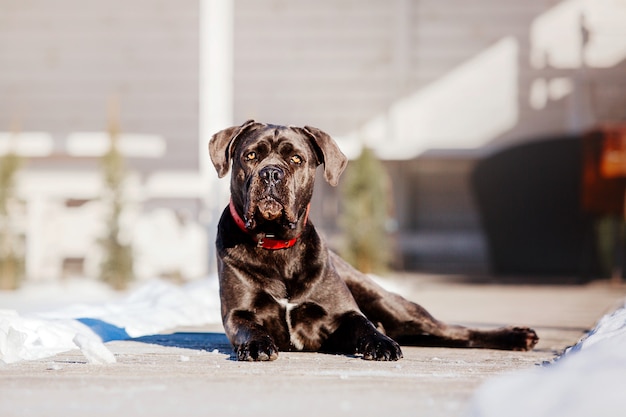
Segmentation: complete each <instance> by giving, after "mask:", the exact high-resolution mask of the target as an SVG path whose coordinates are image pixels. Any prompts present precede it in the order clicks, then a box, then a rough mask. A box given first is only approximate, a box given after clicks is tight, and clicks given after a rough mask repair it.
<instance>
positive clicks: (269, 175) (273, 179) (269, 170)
mask: <svg viewBox="0 0 626 417" xmlns="http://www.w3.org/2000/svg"><path fill="white" fill-rule="evenodd" d="M259 176H260V177H261V178H262V179H263V180H264V181H265V182H268V183H277V182H279V181H280V180H282V179H283V178H284V177H285V172H284V171H283V170H282V169H281V168H280V167H277V166H275V165H269V166H266V167H265V168H263V169H261V171H259Z"/></svg>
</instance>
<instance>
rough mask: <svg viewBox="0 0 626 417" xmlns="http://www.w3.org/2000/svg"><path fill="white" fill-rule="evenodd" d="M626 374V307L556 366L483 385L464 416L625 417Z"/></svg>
mask: <svg viewBox="0 0 626 417" xmlns="http://www.w3.org/2000/svg"><path fill="white" fill-rule="evenodd" d="M625 375H626V306H624V307H622V308H621V309H619V310H617V311H615V312H614V313H613V314H609V315H606V316H604V317H603V318H602V319H601V320H600V321H599V322H598V324H597V325H596V327H595V328H594V329H593V330H592V331H591V332H590V333H589V334H588V335H587V336H586V337H585V338H583V339H582V340H581V341H580V342H579V343H578V344H576V345H575V346H573V347H571V348H569V349H568V350H567V351H566V352H565V353H564V354H563V355H562V356H561V357H560V358H559V359H558V360H556V361H555V362H553V363H551V364H549V365H546V366H543V367H541V368H537V369H532V370H528V371H521V372H516V373H513V374H510V375H507V376H503V377H499V378H495V379H492V380H490V381H488V382H487V383H485V384H484V385H483V386H482V387H481V388H479V389H478V391H477V392H476V393H475V395H474V397H473V399H472V402H471V405H470V408H469V411H468V413H467V416H468V417H501V416H507V417H517V416H519V417H522V416H523V417H528V416H533V417H555V416H567V417H588V416H603V417H612V416H615V417H617V416H623V415H624V410H626V395H624V393H625V392H626V378H625V377H624V376H625Z"/></svg>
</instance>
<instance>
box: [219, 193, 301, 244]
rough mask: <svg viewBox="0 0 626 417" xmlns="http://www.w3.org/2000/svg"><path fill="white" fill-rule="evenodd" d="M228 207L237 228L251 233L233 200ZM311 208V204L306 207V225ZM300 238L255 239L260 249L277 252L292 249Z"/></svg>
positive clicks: (266, 236)
mask: <svg viewBox="0 0 626 417" xmlns="http://www.w3.org/2000/svg"><path fill="white" fill-rule="evenodd" d="M228 206H229V209H230V215H231V216H232V217H233V220H234V221H235V223H236V224H237V226H239V228H240V229H241V230H242V231H244V232H246V233H250V231H249V230H248V229H247V228H246V224H245V223H244V221H243V219H242V218H241V216H240V215H239V213H237V210H236V209H235V205H234V204H233V200H232V199H231V200H230V203H229V205H228ZM310 208H311V205H310V204H309V205H308V206H307V207H306V213H305V214H304V224H306V222H307V220H308V217H309V209H310ZM299 237H300V235H298V236H296V237H294V238H293V239H290V240H281V239H274V238H273V237H272V235H265V236H263V237H262V238H260V239H256V238H254V241H255V242H256V243H257V246H258V247H260V248H263V249H271V250H276V249H287V248H290V247H292V246H293V245H295V244H296V242H297V241H298V238H299Z"/></svg>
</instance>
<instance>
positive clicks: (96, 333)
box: [0, 276, 220, 364]
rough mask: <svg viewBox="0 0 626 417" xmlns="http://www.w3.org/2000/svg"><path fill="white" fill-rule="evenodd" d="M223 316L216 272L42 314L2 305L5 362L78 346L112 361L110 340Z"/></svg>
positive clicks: (0, 357) (92, 358) (97, 360)
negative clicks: (103, 300) (175, 283)
mask: <svg viewBox="0 0 626 417" xmlns="http://www.w3.org/2000/svg"><path fill="white" fill-rule="evenodd" d="M81 285H82V284H81ZM26 291H27V292H29V294H28V295H26V296H25V300H29V301H30V300H33V299H37V297H38V296H33V294H30V293H34V290H32V289H27V290H26ZM21 296H22V297H24V295H21ZM17 297H18V298H19V297H20V295H18V296H17ZM27 306H28V308H29V309H32V307H33V306H32V305H31V304H27ZM219 321H220V313H219V290H218V281H217V277H216V276H211V277H208V278H206V279H202V280H198V281H194V282H191V283H189V284H186V285H183V286H177V285H174V284H171V283H168V282H165V281H160V280H154V281H150V282H148V283H146V284H144V285H142V286H141V287H139V288H138V289H136V290H135V291H132V292H131V293H130V294H129V295H128V296H127V297H126V298H124V299H121V300H116V301H112V302H107V303H100V304H72V305H69V306H67V307H63V308H57V309H55V310H51V311H48V312H42V313H34V312H30V313H20V312H18V311H16V310H0V362H4V363H14V362H19V361H22V360H35V359H42V358H46V357H49V356H54V355H56V354H57V353H61V352H66V351H69V350H73V349H77V348H78V349H80V350H81V352H82V353H83V354H84V355H85V357H86V359H87V361H88V362H89V363H93V364H106V363H112V362H115V357H114V356H113V354H111V352H110V351H109V350H108V349H107V348H106V346H105V345H104V342H108V341H111V340H124V339H129V338H135V337H140V336H147V335H153V334H156V333H159V332H162V331H164V330H167V329H172V328H175V327H181V326H199V325H203V324H207V323H217V322H219Z"/></svg>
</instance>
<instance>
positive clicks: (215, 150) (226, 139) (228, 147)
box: [209, 120, 256, 178]
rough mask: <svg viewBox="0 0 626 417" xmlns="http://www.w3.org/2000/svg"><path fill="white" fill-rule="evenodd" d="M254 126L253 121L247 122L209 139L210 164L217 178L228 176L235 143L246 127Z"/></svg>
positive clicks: (222, 131)
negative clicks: (211, 163) (213, 167)
mask: <svg viewBox="0 0 626 417" xmlns="http://www.w3.org/2000/svg"><path fill="white" fill-rule="evenodd" d="M254 124H256V122H255V121H254V120H248V121H247V122H245V123H244V124H242V125H241V126H232V127H229V128H226V129H224V130H220V131H219V132H217V133H216V134H214V135H213V136H212V137H211V140H210V141H209V155H210V156H211V162H213V165H214V166H215V169H216V170H217V176H218V177H220V178H222V177H224V175H226V174H228V170H229V169H230V160H231V158H232V151H233V149H234V148H235V146H234V144H235V141H236V140H237V138H238V137H239V136H240V135H241V134H242V133H243V132H244V131H245V130H246V129H247V128H248V127H250V126H252V125H254Z"/></svg>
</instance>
